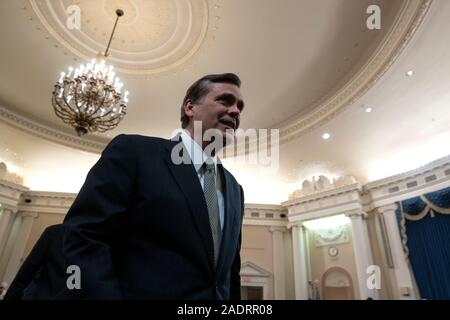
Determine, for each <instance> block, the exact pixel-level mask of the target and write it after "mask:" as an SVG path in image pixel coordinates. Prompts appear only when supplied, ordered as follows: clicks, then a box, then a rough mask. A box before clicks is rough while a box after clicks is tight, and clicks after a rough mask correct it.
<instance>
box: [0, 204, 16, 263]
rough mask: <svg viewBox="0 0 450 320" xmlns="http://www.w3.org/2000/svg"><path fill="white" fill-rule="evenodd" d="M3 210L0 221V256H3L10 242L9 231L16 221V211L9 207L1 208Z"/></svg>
mask: <svg viewBox="0 0 450 320" xmlns="http://www.w3.org/2000/svg"><path fill="white" fill-rule="evenodd" d="M1 209H3V211H2V215H1V220H0V256H2V253H3V248H4V247H5V245H6V241H8V236H9V231H10V229H11V226H12V223H13V220H14V213H15V212H14V211H13V210H12V209H11V208H8V207H0V210H1Z"/></svg>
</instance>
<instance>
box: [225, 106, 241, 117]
mask: <svg viewBox="0 0 450 320" xmlns="http://www.w3.org/2000/svg"><path fill="white" fill-rule="evenodd" d="M228 114H229V115H231V116H234V117H236V116H239V115H240V114H241V111H240V110H239V108H238V107H237V105H236V104H233V105H232V106H231V107H229V108H228Z"/></svg>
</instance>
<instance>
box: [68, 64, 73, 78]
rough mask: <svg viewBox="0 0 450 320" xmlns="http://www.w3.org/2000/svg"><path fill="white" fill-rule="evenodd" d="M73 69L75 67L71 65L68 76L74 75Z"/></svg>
mask: <svg viewBox="0 0 450 320" xmlns="http://www.w3.org/2000/svg"><path fill="white" fill-rule="evenodd" d="M72 71H73V68H72V67H69V73H68V74H67V76H68V77H69V78H70V76H71V75H72Z"/></svg>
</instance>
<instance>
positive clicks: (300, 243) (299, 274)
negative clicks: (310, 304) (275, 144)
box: [292, 224, 308, 300]
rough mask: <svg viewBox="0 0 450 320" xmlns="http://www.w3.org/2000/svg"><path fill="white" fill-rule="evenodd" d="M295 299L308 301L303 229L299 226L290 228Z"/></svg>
mask: <svg viewBox="0 0 450 320" xmlns="http://www.w3.org/2000/svg"><path fill="white" fill-rule="evenodd" d="M292 251H293V258H294V281H295V299H296V300H307V299H308V271H307V268H306V249H305V229H304V227H303V226H302V225H301V224H295V225H293V226H292Z"/></svg>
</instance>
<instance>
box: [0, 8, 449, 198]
mask: <svg viewBox="0 0 450 320" xmlns="http://www.w3.org/2000/svg"><path fill="white" fill-rule="evenodd" d="M371 4H377V5H379V6H380V8H381V13H382V27H381V29H380V30H369V29H367V26H366V20H367V17H368V14H367V13H366V9H367V7H368V6H369V5H371ZM71 5H77V6H78V7H79V8H80V13H81V20H80V22H81V28H80V30H74V29H69V28H67V25H66V23H67V13H66V11H65V9H67V8H68V7H70V6H71ZM117 7H121V8H122V9H124V11H125V16H124V17H123V20H122V18H121V20H119V24H118V26H117V29H116V34H115V37H114V39H113V42H112V44H111V53H112V56H111V58H110V62H111V63H112V64H114V65H115V67H116V69H119V76H120V78H121V79H122V81H123V82H124V84H125V87H126V88H127V90H129V91H130V103H129V109H128V113H127V116H126V117H125V119H124V120H123V121H122V123H121V124H120V125H119V126H118V127H117V128H116V129H115V130H113V131H111V132H109V133H108V134H103V135H100V134H94V135H87V136H84V137H82V138H79V137H77V136H76V133H75V132H73V130H72V129H71V128H69V127H66V126H65V125H64V124H63V123H62V122H61V121H60V119H59V118H57V117H56V116H55V115H54V113H53V109H52V107H51V103H50V97H51V92H52V89H53V85H54V83H55V81H57V79H58V76H59V73H60V72H61V71H63V70H67V67H68V66H70V65H72V66H76V65H79V64H82V63H85V62H86V61H88V60H91V59H92V58H93V57H94V56H95V55H96V53H97V52H98V51H103V50H104V49H105V46H106V44H107V42H108V39H109V35H110V32H111V29H112V26H113V23H114V18H115V14H114V10H115V9H116V8H117ZM449 16H450V4H449V3H448V2H447V1H443V0H434V1H432V0H409V1H404V0H284V1H283V4H282V5H281V4H280V1H276V0H273V1H272V0H270V1H269V0H267V1H261V0H245V1H243V0H165V1H162V0H141V1H139V0H134V1H132V0H129V1H126V0H96V1H88V0H78V1H77V0H73V1H70V0H48V1H47V0H4V1H0V40H1V42H2V43H1V46H0V55H1V59H0V134H1V135H0V160H5V161H7V162H10V163H12V164H14V163H16V164H17V166H18V167H22V168H25V169H24V171H23V172H24V175H25V176H27V175H28V176H30V177H31V178H29V179H28V181H32V182H31V183H29V184H28V185H30V186H31V187H33V188H39V189H46V190H56V188H57V187H56V186H58V183H60V182H61V183H62V184H64V183H66V185H67V188H63V189H62V190H64V191H76V190H74V187H73V183H70V186H69V185H68V184H67V181H66V182H64V181H60V179H59V178H58V177H62V176H63V175H64V173H67V172H69V171H70V172H71V179H75V180H76V179H78V180H80V181H78V180H76V181H78V182H80V183H81V182H82V181H81V180H82V179H81V178H77V177H84V174H85V173H86V172H87V170H88V169H89V167H90V166H91V165H92V163H93V161H95V159H96V157H98V153H100V152H101V150H102V149H103V148H104V146H105V144H106V143H107V142H108V141H109V140H110V139H111V138H112V137H113V136H115V135H117V134H120V133H137V134H143V135H155V136H162V137H169V136H170V134H171V133H172V132H173V131H174V130H175V129H177V128H178V127H179V119H178V116H179V107H180V103H181V100H182V98H183V96H184V93H185V90H186V88H187V87H188V86H189V85H190V84H191V83H192V82H193V81H194V80H196V79H198V78H199V77H201V76H202V75H204V74H208V73H219V72H235V73H237V74H239V76H240V77H241V79H242V81H243V86H242V92H243V95H244V99H245V100H246V109H245V112H244V113H243V115H242V122H241V124H242V127H243V128H244V129H247V128H269V129H270V128H279V129H280V140H281V146H280V170H279V172H278V173H277V174H275V175H269V174H267V175H266V174H265V173H261V171H258V170H259V169H258V170H256V169H255V170H250V169H248V168H246V167H245V166H240V165H236V166H235V167H233V166H230V167H231V168H232V169H234V170H235V171H236V172H238V175H239V178H240V179H239V180H240V181H242V183H243V184H244V186H247V185H251V184H252V183H254V181H258V183H259V184H260V185H261V186H263V185H264V183H265V182H264V181H267V183H268V184H270V185H271V187H270V188H269V187H268V188H266V189H267V190H269V191H270V192H269V191H268V193H264V192H262V191H261V190H260V189H261V188H262V189H264V188H263V187H261V188H258V190H257V191H254V193H252V191H251V188H248V189H249V190H250V192H249V193H248V194H249V199H253V201H261V200H260V199H261V198H263V200H267V199H272V198H276V199H278V200H280V199H281V200H284V199H285V198H286V197H287V195H288V194H289V192H291V191H293V190H295V189H298V188H299V183H300V181H301V180H302V179H306V178H310V177H311V175H312V174H313V173H320V174H324V175H327V176H328V177H329V178H332V177H337V176H339V175H346V174H350V175H353V176H355V177H356V178H357V179H358V181H360V182H362V183H364V182H367V181H372V180H374V179H378V178H381V177H384V176H386V172H387V171H383V172H382V170H381V169H383V168H387V167H389V170H390V171H389V173H388V174H393V173H398V172H400V171H401V170H403V169H405V170H409V169H412V168H410V167H409V166H408V165H410V164H411V165H412V164H413V163H414V164H419V163H424V161H425V160H426V161H428V160H430V159H431V158H433V159H435V158H436V157H439V156H443V155H444V153H445V152H446V150H445V148H440V149H441V150H440V151H441V152H437V153H436V152H431V151H430V150H431V149H430V150H429V149H427V148H426V147H423V148H421V149H420V150H422V151H423V152H422V151H421V152H420V153H422V154H423V155H424V156H423V157H422V156H417V154H416V153H414V152H411V153H407V155H408V157H409V158H408V157H407V158H408V159H412V160H411V161H406V162H405V161H404V160H402V161H400V160H398V159H405V157H400V156H399V157H397V158H398V159H397V160H395V159H394V160H395V161H394V160H392V159H390V158H389V157H391V158H393V157H394V155H395V154H397V153H396V151H399V152H400V150H403V149H407V148H410V147H411V148H412V147H414V146H419V144H423V145H425V144H426V143H429V142H430V141H432V140H433V139H432V138H433V137H441V138H439V139H440V140H439V139H438V140H439V141H443V140H442V139H444V138H445V137H447V136H448V135H447V131H448V125H446V123H448V122H446V119H448V117H449V116H447V115H446V114H448V112H446V111H445V110H446V109H445V108H446V105H447V104H446V101H447V100H448V101H450V97H447V95H446V92H450V90H448V88H447V87H446V86H445V83H446V81H447V80H445V79H447V75H446V73H445V70H446V68H447V67H450V66H449V65H448V63H447V61H450V56H449V54H450V53H447V52H450V49H449V48H450V45H447V42H446V41H444V40H443V38H442V37H443V35H444V34H446V33H448V32H450V30H448V28H447V27H446V26H447V25H448V18H449ZM409 69H414V70H415V71H416V74H415V76H414V77H411V78H409V77H405V72H406V71H408V70H409ZM447 82H450V79H448V81H447ZM447 98H448V99H447ZM364 105H365V106H370V107H372V108H373V110H374V112H372V113H371V114H370V115H368V114H366V113H365V112H364V109H363V106H364ZM449 121H450V119H449ZM418 128H419V129H418ZM325 130H326V131H327V132H330V133H331V139H330V140H329V141H324V140H322V139H321V135H322V133H323V132H324V131H325ZM28 136H33V138H32V139H31V138H30V139H27V138H26V137H28ZM42 139H44V140H45V143H44V142H43V143H42V144H41V145H38V141H42ZM16 140H17V141H16ZM19 140H20V141H19ZM438 140H436V141H438ZM399 146H401V148H400V147H399ZM6 149H7V150H6ZM39 150H43V151H39ZM80 150H82V151H80ZM433 150H434V149H433ZM83 151H87V152H83ZM447 153H448V152H447ZM47 154H48V155H51V156H52V159H54V160H55V164H54V165H53V166H54V167H56V166H57V167H58V169H50V166H51V165H52V162H50V163H48V162H47V161H46V160H45V159H46V157H47ZM405 154H406V153H405ZM77 155H78V156H77ZM425 155H427V156H425ZM430 157H431V158H430ZM388 158H389V159H390V160H389V159H388ZM56 159H59V160H58V161H56ZM71 159H77V160H73V161H75V162H76V165H75V164H74V163H71ZM433 159H431V160H433ZM413 160H414V161H413ZM416 160H420V161H416ZM393 164H395V166H393ZM72 168H77V170H78V171H77V172H78V173H75V172H72V170H75V169H72ZM55 170H56V171H55ZM19 171H20V170H19ZM46 172H54V174H50V175H49V176H48V177H47V176H46V175H45V174H44V173H46ZM374 172H376V173H374ZM50 176H51V177H52V178H50ZM43 177H47V178H43ZM261 177H263V178H261ZM261 179H263V180H264V181H263V180H261ZM45 180H48V181H47V182H48V185H45V183H44V182H45ZM50 180H51V181H50ZM65 180H67V179H65ZM26 181H27V178H26ZM78 182H77V183H78ZM291 184H296V185H295V187H293V188H292V189H291V190H287V189H286V187H287V186H289V185H291ZM44 185H45V186H44ZM49 186H50V187H49ZM283 197H285V198H283ZM278 200H276V201H271V200H270V201H269V202H272V203H277V201H278ZM250 201H252V200H250ZM262 202H264V201H262Z"/></svg>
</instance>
